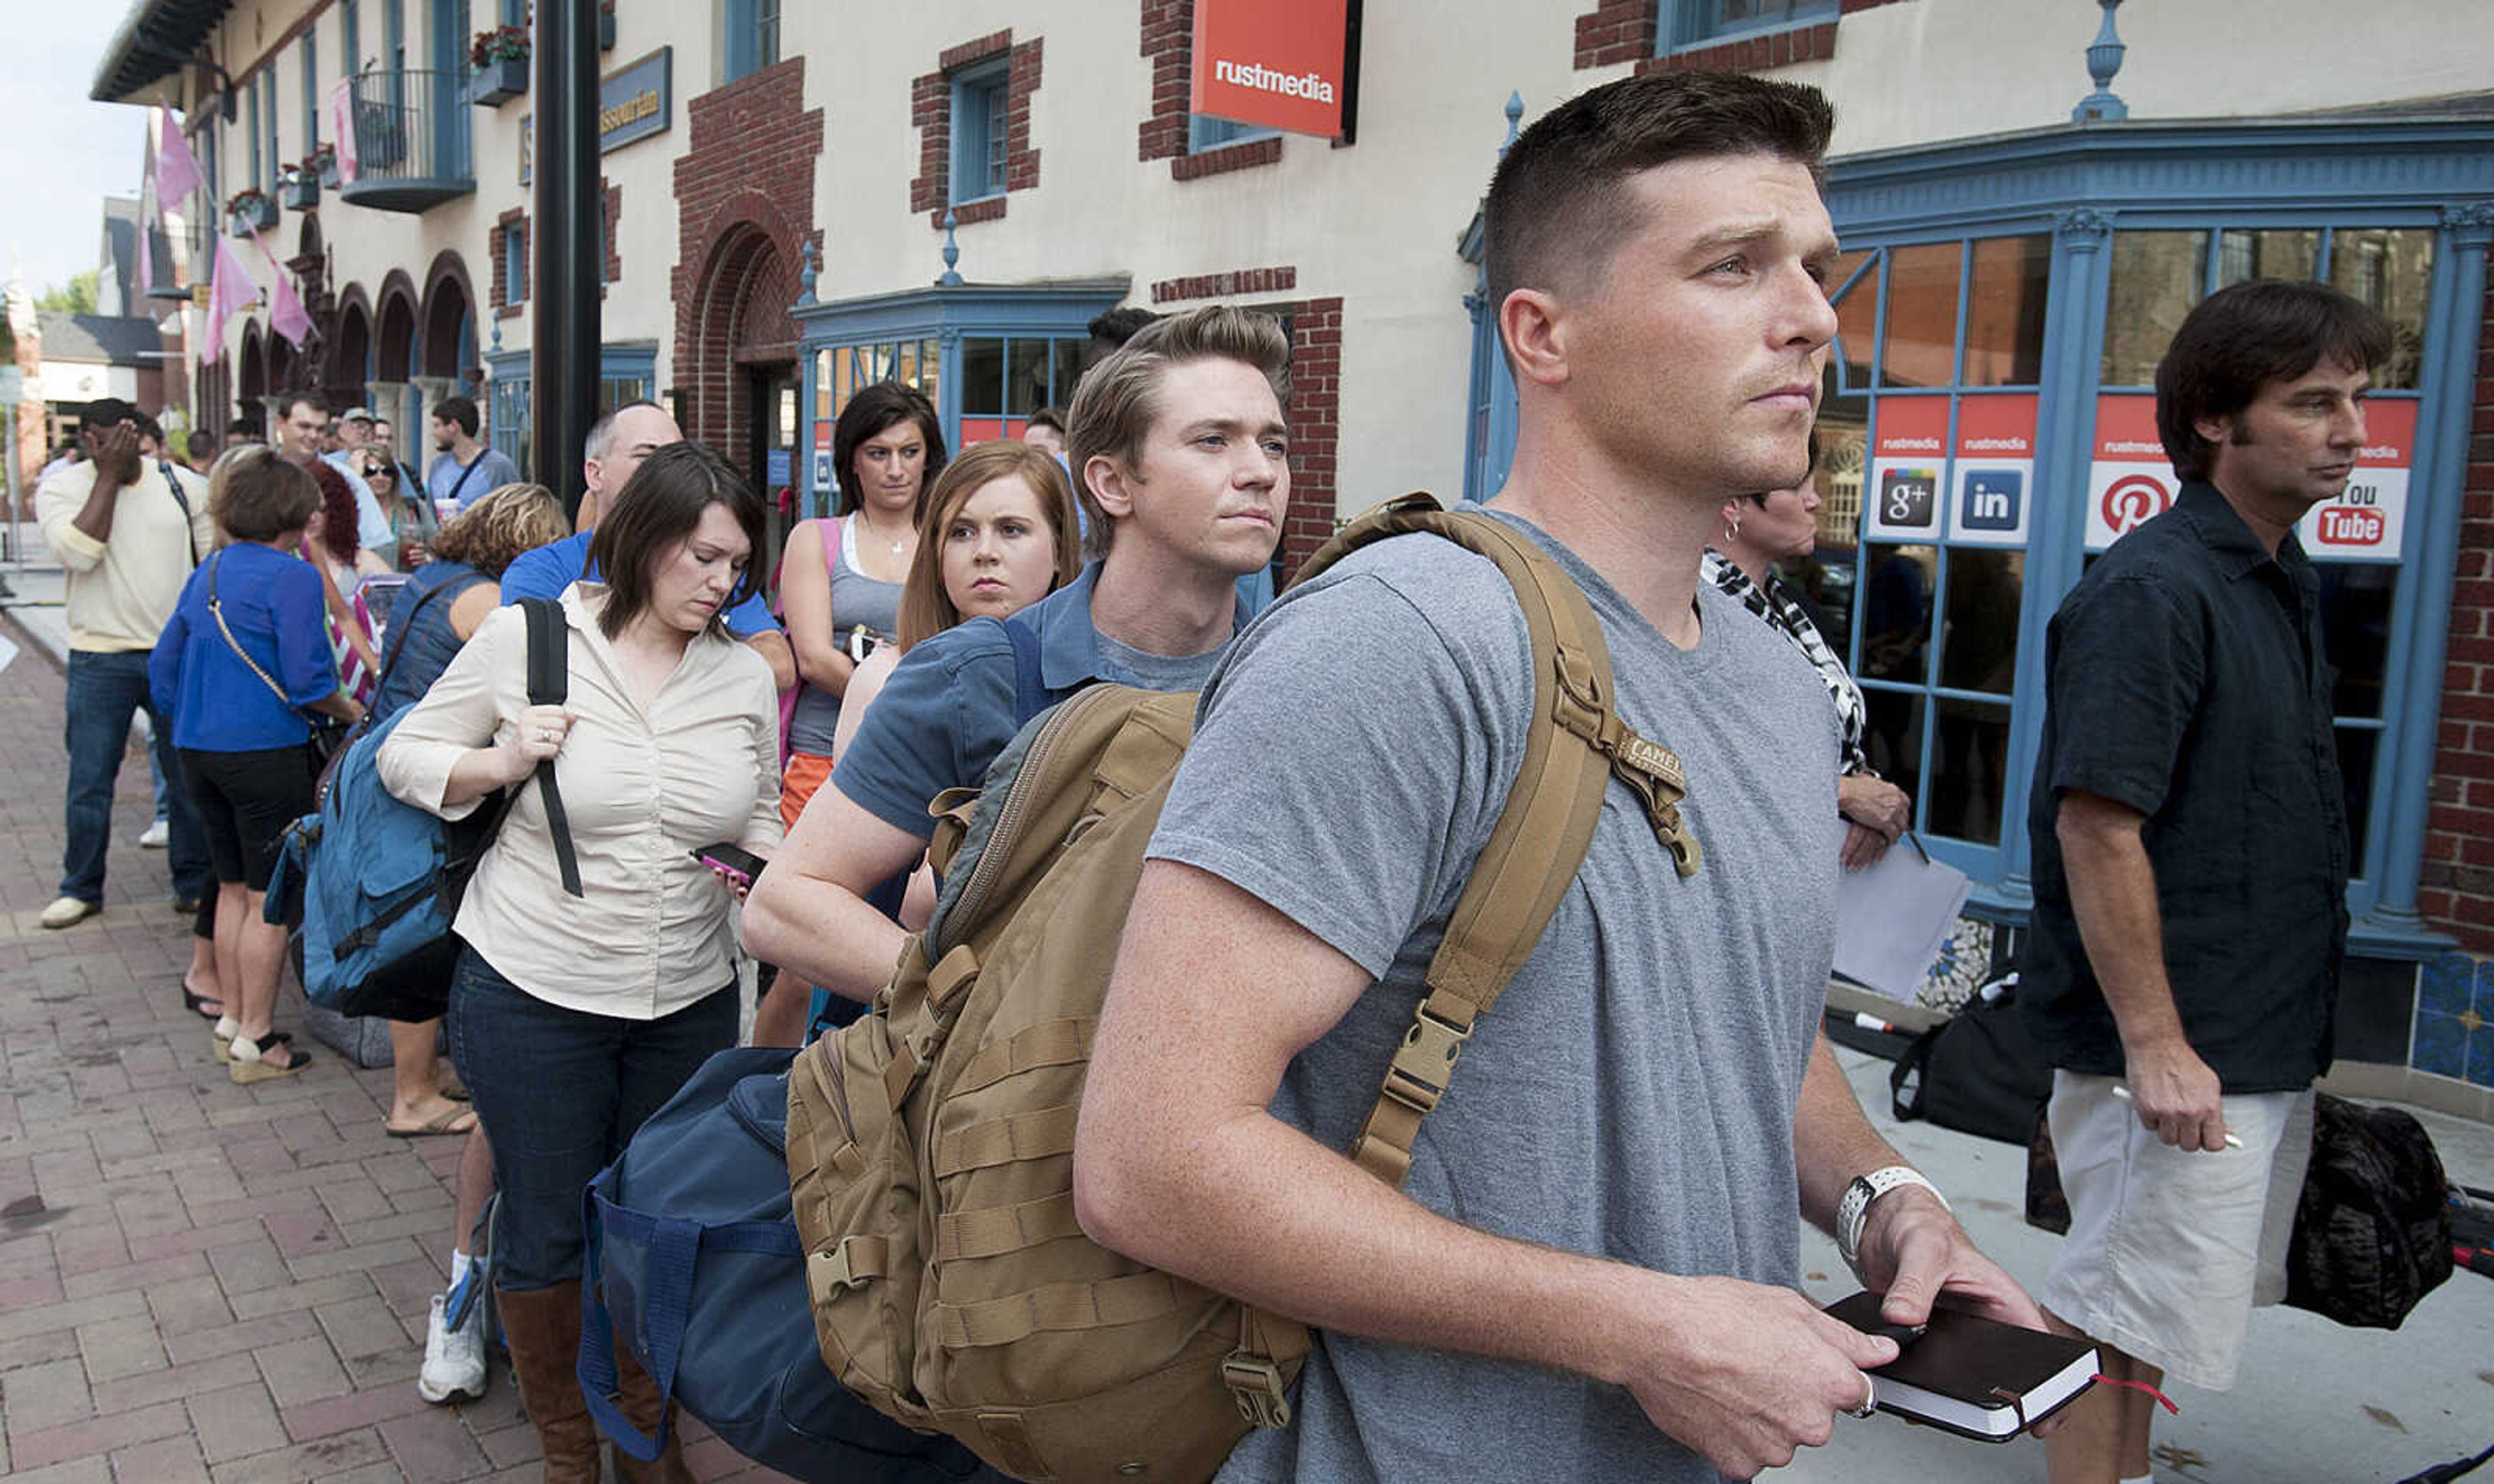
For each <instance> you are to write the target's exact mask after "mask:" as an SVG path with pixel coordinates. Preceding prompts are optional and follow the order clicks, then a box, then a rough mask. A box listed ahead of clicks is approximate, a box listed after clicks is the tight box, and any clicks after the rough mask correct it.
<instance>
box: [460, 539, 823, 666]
mask: <svg viewBox="0 0 2494 1484" xmlns="http://www.w3.org/2000/svg"><path fill="white" fill-rule="evenodd" d="M591 534H592V532H590V531H586V530H584V531H582V532H580V533H579V534H578V535H571V536H565V537H563V539H562V540H560V541H549V542H547V543H546V544H545V545H543V546H540V547H538V548H536V549H535V550H534V551H526V552H522V553H520V555H519V556H518V557H516V558H514V559H513V560H512V561H511V564H510V565H509V566H508V567H505V568H503V570H502V602H503V604H504V605H505V606H508V605H509V604H512V603H516V602H518V601H519V600H520V599H522V598H524V597H543V598H560V597H562V596H563V589H565V588H568V587H570V586H571V585H572V584H573V583H576V582H598V581H601V579H600V578H599V577H598V575H597V564H596V563H595V562H593V561H591V560H589V538H590V536H591ZM720 617H721V621H723V622H725V623H726V624H727V631H728V632H729V633H731V634H734V635H735V636H736V637H737V638H739V639H750V638H752V637H753V636H754V635H756V634H776V633H777V632H779V621H778V620H776V619H775V618H773V617H771V605H770V604H768V603H765V602H764V601H762V594H761V593H760V592H758V591H757V592H755V593H753V594H752V595H751V596H749V597H747V598H746V599H745V601H744V602H742V603H739V604H737V605H736V606H735V607H733V608H731V609H729V610H728V611H727V612H726V613H725V614H723V615H721V616H720Z"/></svg>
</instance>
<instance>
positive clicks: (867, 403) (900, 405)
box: [832, 381, 947, 525]
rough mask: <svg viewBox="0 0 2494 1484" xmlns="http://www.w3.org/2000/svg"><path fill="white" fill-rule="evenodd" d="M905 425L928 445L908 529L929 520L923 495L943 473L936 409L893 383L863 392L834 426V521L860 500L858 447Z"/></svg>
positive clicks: (909, 388) (919, 395)
mask: <svg viewBox="0 0 2494 1484" xmlns="http://www.w3.org/2000/svg"><path fill="white" fill-rule="evenodd" d="M904 422H915V423H917V424H918V436H919V437H920V438H922V439H926V441H927V463H926V466H925V467H924V469H922V470H921V471H920V474H919V479H918V499H917V501H916V502H915V503H913V504H912V505H911V506H910V507H909V519H910V522H911V524H913V525H914V524H916V523H917V522H918V521H919V519H920V518H922V517H923V516H925V515H926V514H927V492H928V490H930V489H932V488H933V487H934V485H935V476H936V475H938V474H940V473H942V472H944V460H945V459H946V457H947V454H946V452H945V449H944V420H943V419H942V418H940V417H938V416H936V415H935V404H933V403H931V402H929V401H928V400H927V394H926V393H925V392H922V391H920V390H918V389H917V388H916V387H914V386H903V385H901V384H900V383H899V382H897V381H877V382H875V383H874V384H873V385H871V386H867V387H863V388H861V389H860V390H859V391H858V394H857V395H856V396H854V397H851V398H850V399H849V405H848V406H846V407H844V408H842V409H840V418H839V421H837V422H836V423H834V424H833V425H832V474H833V477H835V478H836V479H837V480H838V481H839V493H838V495H837V496H836V497H835V498H834V500H833V502H832V513H833V514H834V515H846V514H848V513H849V512H850V511H852V510H855V509H856V508H857V507H858V501H859V500H860V499H861V498H862V495H861V492H860V491H859V489H858V488H857V484H858V477H857V451H858V446H859V445H860V444H862V443H864V442H865V441H866V440H867V439H870V438H873V437H875V436H877V435H879V434H881V433H882V432H884V431H885V430H886V429H888V428H893V427H897V426H898V425H899V424H901V423H904Z"/></svg>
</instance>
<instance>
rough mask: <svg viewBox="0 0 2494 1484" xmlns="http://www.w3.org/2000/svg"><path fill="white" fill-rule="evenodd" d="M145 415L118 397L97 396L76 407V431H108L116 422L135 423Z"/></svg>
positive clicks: (74, 440) (73, 440)
mask: <svg viewBox="0 0 2494 1484" xmlns="http://www.w3.org/2000/svg"><path fill="white" fill-rule="evenodd" d="M145 415H146V414H144V413H142V412H140V411H139V410H138V409H137V408H136V407H133V406H132V405H131V404H129V403H128V402H125V401H123V400H122V399H121V398H119V397H98V398H96V399H95V400H94V401H93V402H90V403H88V404H87V405H86V406H84V407H82V408H80V409H78V431H79V432H80V433H108V432H110V431H111V430H112V429H113V427H114V426H115V425H117V424H120V423H125V422H126V423H137V422H138V421H139V420H140V419H141V418H142V417H144V416H145ZM141 431H142V432H143V431H144V430H143V429H142V430H141ZM71 441H72V442H73V443H75V442H76V439H71Z"/></svg>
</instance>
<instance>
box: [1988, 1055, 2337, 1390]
mask: <svg viewBox="0 0 2494 1484" xmlns="http://www.w3.org/2000/svg"><path fill="white" fill-rule="evenodd" d="M2119 1080H2120V1079H2119V1078H2117V1077H2107V1076H2083V1075H2078V1074H2076V1073H2070V1072H2055V1073H2053V1102H2052V1105H2051V1107H2050V1109H2049V1112H2048V1116H2049V1117H2050V1118H2051V1120H2052V1125H2053V1152H2054V1154H2055V1156H2056V1157H2057V1158H2058V1159H2059V1161H2060V1166H2061V1189H2062V1191H2063V1192H2064V1193H2065V1194H2067V1195H2068V1196H2069V1198H2070V1234H2069V1237H2068V1239H2067V1240H2066V1241H2065V1242H2064V1243H2063V1244H2062V1247H2061V1257H2060V1260H2059V1261H2058V1262H2057V1263H2055V1264H2054V1265H2053V1273H2052V1276H2051V1277H2049V1278H2047V1279H2045V1280H2044V1287H2043V1290H2042V1292H2041V1293H2039V1294H2038V1295H2037V1297H2038V1298H2040V1299H2041V1300H2042V1302H2043V1305H2044V1307H2045V1308H2047V1309H2050V1310H2052V1311H2053V1313H2054V1314H2055V1315H2058V1316H2059V1317H2061V1318H2063V1319H2065V1320H2067V1321H2068V1322H2070V1323H2071V1324H2074V1325H2076V1326H2077V1327H2078V1328H2080V1329H2082V1330H2083V1331H2085V1332H2086V1334H2087V1336H2088V1337H2089V1338H2091V1339H2094V1340H2097V1341H2100V1342H2102V1343H2103V1344H2106V1345H2110V1346H2112V1347H2113V1348H2115V1349H2118V1350H2120V1351H2122V1352H2123V1353H2124V1354H2127V1355H2131V1356H2133V1357H2135V1358H2137V1359H2139V1360H2143V1361H2144V1362H2146V1363H2147V1364H2149V1365H2152V1366H2156V1367H2159V1368H2161V1369H2162V1370H2163V1371H2164V1372H2165V1374H2167V1375H2168V1376H2171V1377H2174V1378H2177V1379H2179V1380H2182V1381H2186V1382H2188V1383H2189V1384H2191V1385H2194V1386H2201V1387H2205V1388H2206V1389H2208V1390H2211V1391H2224V1390H2228V1389H2230V1388H2231V1387H2232V1386H2233V1385H2234V1383H2235V1368H2236V1366H2237V1365H2238V1364H2239V1362H2240V1361H2241V1359H2242V1351H2243V1333H2244V1330H2245V1329H2246V1328H2248V1327H2249V1325H2250V1322H2251V1314H2252V1309H2253V1307H2254V1306H2255V1305H2260V1304H2274V1303H2277V1302H2278V1301H2280V1300H2281V1299H2283V1298H2285V1297H2286V1245H2287V1239H2288V1238H2289V1237H2290V1236H2292V1235H2293V1234H2294V1230H2295V1206H2296V1197H2297V1196H2300V1195H2301V1193H2302V1190H2303V1166H2304V1165H2305V1164H2306V1163H2307V1162H2308V1161H2309V1160H2310V1159H2311V1157H2312V1093H2311V1090H2310V1089H2308V1088H2307V1089H2305V1090H2304V1091H2302V1092H2274V1093H2253V1094H2249V1095H2245V1096H2240V1097H2229V1098H2227V1099H2226V1100H2225V1104H2224V1106H2225V1117H2226V1127H2227V1129H2229V1130H2230V1131H2232V1132H2233V1133H2234V1135H2235V1136H2236V1137H2238V1138H2240V1139H2241V1140H2242V1141H2243V1147H2242V1148H2240V1149H2226V1150H2221V1151H2218V1152H2216V1153H2213V1154H2212V1153H2208V1152H2205V1151H2202V1150H2192V1151H2188V1152H2185V1151H2183V1150H2181V1149H2177V1148H2175V1147H2174V1146H2173V1145H2170V1144H2167V1143H2165V1142H2163V1141H2162V1140H2160V1139H2158V1138H2157V1136H2155V1134H2154V1133H2152V1132H2150V1131H2149V1130H2148V1129H2147V1127H2146V1126H2145V1125H2144V1124H2142V1123H2141V1122H2140V1121H2139V1111H2138V1109H2136V1108H2134V1107H2133V1106H2131V1105H2130V1104H2129V1103H2127V1102H2125V1101H2123V1100H2122V1099H2119V1098H2116V1097H2114V1095H2113V1089H2114V1087H2115V1086H2116V1085H2118V1084H2119Z"/></svg>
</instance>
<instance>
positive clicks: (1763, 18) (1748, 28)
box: [1654, 0, 1839, 53]
mask: <svg viewBox="0 0 2494 1484" xmlns="http://www.w3.org/2000/svg"><path fill="white" fill-rule="evenodd" d="M1838 4H1839V0H1660V6H1661V8H1660V10H1659V11H1658V13H1657V14H1656V16H1655V22H1656V23H1655V28H1654V31H1655V46H1656V50H1657V51H1658V52H1663V53H1667V52H1673V51H1684V50H1687V49H1688V48H1689V47H1691V46H1711V45H1715V44H1716V43H1717V42H1727V41H1737V40H1739V39H1740V38H1742V37H1744V36H1750V35H1754V34H1756V33H1758V32H1761V31H1781V30H1784V29H1786V28H1788V27H1792V26H1813V25H1817V24H1819V23H1821V22H1822V21H1829V20H1834V19H1835V18H1836V15H1837V7H1838Z"/></svg>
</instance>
